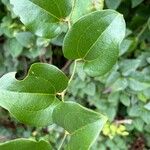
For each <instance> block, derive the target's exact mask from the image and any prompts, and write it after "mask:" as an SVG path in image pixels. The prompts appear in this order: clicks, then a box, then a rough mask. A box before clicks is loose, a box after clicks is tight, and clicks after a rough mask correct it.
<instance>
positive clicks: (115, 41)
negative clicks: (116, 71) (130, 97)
mask: <svg viewBox="0 0 150 150" xmlns="http://www.w3.org/2000/svg"><path fill="white" fill-rule="evenodd" d="M124 36H125V22H124V19H123V16H122V15H121V14H119V13H118V12H116V11H113V10H104V11H97V12H94V13H91V14H89V15H86V16H84V17H82V18H81V19H79V20H78V21H77V22H76V23H75V24H74V25H73V26H72V28H71V29H70V30H69V32H68V33H67V35H66V37H65V39H64V44H63V52H64V55H65V57H66V58H68V59H82V60H84V70H85V72H86V73H87V74H88V75H90V76H99V75H103V74H105V73H107V72H108V71H109V70H110V69H111V68H112V67H113V65H114V64H115V63H116V60H117V57H118V53H119V46H120V43H121V42H122V40H123V38H124Z"/></svg>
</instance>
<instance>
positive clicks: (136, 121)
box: [133, 118, 144, 132]
mask: <svg viewBox="0 0 150 150" xmlns="http://www.w3.org/2000/svg"><path fill="white" fill-rule="evenodd" d="M133 124H134V126H135V128H136V129H137V130H138V131H141V132H142V131H143V127H144V121H143V120H142V119H140V118H136V119H134V121H133Z"/></svg>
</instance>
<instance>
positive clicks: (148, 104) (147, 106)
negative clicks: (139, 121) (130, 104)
mask: <svg viewBox="0 0 150 150" xmlns="http://www.w3.org/2000/svg"><path fill="white" fill-rule="evenodd" d="M144 108H146V109H147V110H150V102H149V103H147V104H146V105H145V106H144Z"/></svg>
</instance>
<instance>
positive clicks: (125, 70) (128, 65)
mask: <svg viewBox="0 0 150 150" xmlns="http://www.w3.org/2000/svg"><path fill="white" fill-rule="evenodd" d="M140 63H141V60H139V59H125V60H123V61H121V63H120V70H121V72H122V74H123V76H128V75H130V74H131V73H132V72H135V70H136V69H137V68H138V67H139V65H140Z"/></svg>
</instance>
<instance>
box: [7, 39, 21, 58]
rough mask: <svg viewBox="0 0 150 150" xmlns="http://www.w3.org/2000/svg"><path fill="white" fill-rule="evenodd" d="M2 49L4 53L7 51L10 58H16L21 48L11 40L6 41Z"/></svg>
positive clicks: (15, 41) (14, 40) (16, 42)
mask: <svg viewBox="0 0 150 150" xmlns="http://www.w3.org/2000/svg"><path fill="white" fill-rule="evenodd" d="M4 49H5V51H8V52H9V53H10V54H11V56H13V57H18V56H19V55H20V54H21V52H22V50H23V47H22V45H21V44H20V43H19V42H18V41H17V40H16V39H15V38H13V39H8V40H7V41H6V43H5V45H4Z"/></svg>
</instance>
